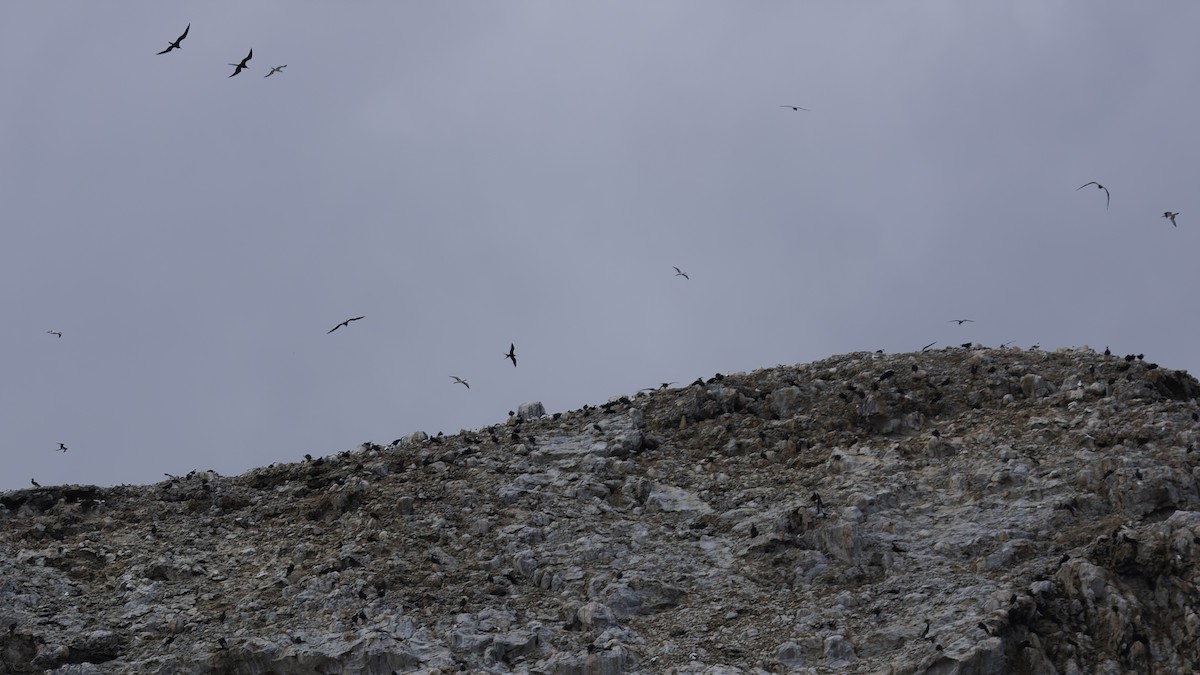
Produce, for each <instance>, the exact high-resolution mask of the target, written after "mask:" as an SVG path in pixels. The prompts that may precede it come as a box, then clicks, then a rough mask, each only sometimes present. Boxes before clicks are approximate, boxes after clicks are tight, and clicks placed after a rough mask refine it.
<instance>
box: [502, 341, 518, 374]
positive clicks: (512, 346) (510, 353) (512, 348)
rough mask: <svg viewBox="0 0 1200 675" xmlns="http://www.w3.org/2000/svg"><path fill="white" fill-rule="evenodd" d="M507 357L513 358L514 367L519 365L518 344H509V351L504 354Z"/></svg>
mask: <svg viewBox="0 0 1200 675" xmlns="http://www.w3.org/2000/svg"><path fill="white" fill-rule="evenodd" d="M504 358H506V359H512V362H513V368H516V367H517V346H516V345H515V344H511V343H510V344H509V345H508V353H507V354H505V355H504Z"/></svg>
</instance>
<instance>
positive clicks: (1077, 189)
mask: <svg viewBox="0 0 1200 675" xmlns="http://www.w3.org/2000/svg"><path fill="white" fill-rule="evenodd" d="M1089 185H1095V186H1096V187H1097V188H1099V189H1101V190H1104V208H1105V209H1106V210H1107V209H1108V203H1109V202H1110V201H1112V195H1111V194H1109V193H1108V188H1106V187H1104V186H1103V185H1101V184H1099V183H1097V182H1096V181H1090V182H1087V183H1084V184H1083V185H1080V186H1079V187H1077V188H1075V191H1076V192H1079V191H1080V190H1082V189H1083V188H1085V187H1087V186H1089Z"/></svg>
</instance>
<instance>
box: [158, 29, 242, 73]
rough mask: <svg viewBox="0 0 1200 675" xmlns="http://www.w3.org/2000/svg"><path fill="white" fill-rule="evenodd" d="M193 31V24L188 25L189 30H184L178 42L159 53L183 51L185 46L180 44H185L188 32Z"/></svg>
mask: <svg viewBox="0 0 1200 675" xmlns="http://www.w3.org/2000/svg"><path fill="white" fill-rule="evenodd" d="M191 29H192V24H190V23H189V24H188V25H187V28H184V29H183V35H180V36H179V38H178V39H177V40H175V41H174V42H172V43H171V44H169V45H167V48H166V49H164V50H162V51H161V52H159V54H166V53H167V52H169V51H171V50H172V49H183V45H181V44H179V43H180V42H183V38H185V37H187V34H188V31H189V30H191ZM230 65H232V64H230Z"/></svg>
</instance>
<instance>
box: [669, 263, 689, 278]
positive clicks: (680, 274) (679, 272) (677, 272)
mask: <svg viewBox="0 0 1200 675" xmlns="http://www.w3.org/2000/svg"><path fill="white" fill-rule="evenodd" d="M671 267H675V266H674V265H671ZM675 276H677V277H683V278H684V279H687V280H688V281H691V279H692V278H691V277H689V276H688V275H687V272H684V271H683V270H681V269H679V268H678V267H675Z"/></svg>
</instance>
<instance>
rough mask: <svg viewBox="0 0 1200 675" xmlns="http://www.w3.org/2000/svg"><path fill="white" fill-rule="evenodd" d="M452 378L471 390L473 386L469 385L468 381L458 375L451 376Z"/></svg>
mask: <svg viewBox="0 0 1200 675" xmlns="http://www.w3.org/2000/svg"><path fill="white" fill-rule="evenodd" d="M450 377H452V378H454V381H455V382H456V383H458V384H461V385H462V386H464V387H466V388H467V389H470V388H471V385H469V384H467V381H466V380H464V379H462V378H461V377H459V376H457V375H451V376H450Z"/></svg>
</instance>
